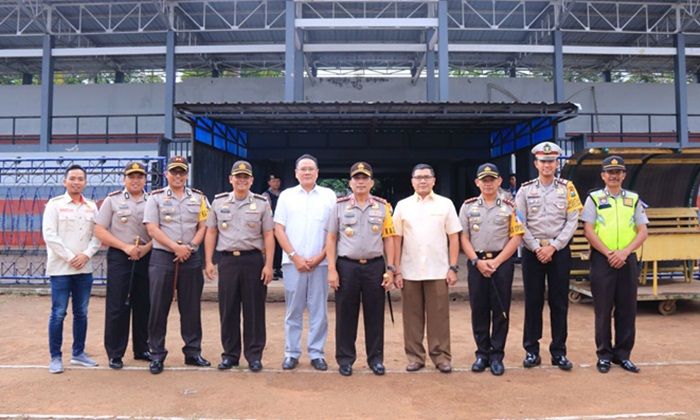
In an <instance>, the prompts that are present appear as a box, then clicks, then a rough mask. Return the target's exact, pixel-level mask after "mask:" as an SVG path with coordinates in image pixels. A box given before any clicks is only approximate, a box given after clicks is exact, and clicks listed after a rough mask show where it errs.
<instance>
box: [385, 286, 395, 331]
mask: <svg viewBox="0 0 700 420" xmlns="http://www.w3.org/2000/svg"><path fill="white" fill-rule="evenodd" d="M386 300H387V301H389V315H391V325H394V306H393V305H392V303H391V292H389V291H388V290H387V291H386Z"/></svg>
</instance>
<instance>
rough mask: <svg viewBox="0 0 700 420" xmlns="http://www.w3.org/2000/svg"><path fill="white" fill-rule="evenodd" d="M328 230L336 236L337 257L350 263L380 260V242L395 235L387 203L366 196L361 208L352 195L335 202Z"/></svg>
mask: <svg viewBox="0 0 700 420" xmlns="http://www.w3.org/2000/svg"><path fill="white" fill-rule="evenodd" d="M327 230H328V232H333V233H335V234H337V235H338V249H337V253H338V256H339V257H346V258H350V259H353V260H362V259H365V260H369V259H372V258H377V257H381V256H382V255H384V241H383V239H384V238H387V237H390V236H395V235H396V232H395V231H394V223H393V220H392V218H391V205H390V204H389V203H387V202H386V201H384V200H383V199H381V198H379V197H373V196H369V199H368V200H367V201H366V202H365V204H364V206H360V204H359V203H358V202H357V201H355V196H354V195H353V194H350V195H349V196H347V197H343V198H339V199H338V201H337V203H336V206H335V208H334V209H333V210H332V211H331V216H330V218H329V219H328V228H327Z"/></svg>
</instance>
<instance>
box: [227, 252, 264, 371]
mask: <svg viewBox="0 0 700 420" xmlns="http://www.w3.org/2000/svg"><path fill="white" fill-rule="evenodd" d="M264 263H265V261H264V259H263V255H262V253H260V252H257V253H252V254H245V255H240V256H238V257H236V256H233V255H231V253H230V252H228V253H223V252H222V253H219V317H220V319H221V345H222V346H223V348H224V352H223V353H222V354H221V356H222V357H227V358H231V359H233V360H236V361H238V360H239V359H240V357H241V307H242V308H243V354H244V355H245V358H246V360H247V361H248V362H249V363H250V362H253V361H255V360H262V355H263V350H264V349H265V339H266V338H265V298H266V296H267V286H265V285H264V284H263V281H262V280H261V279H260V274H261V273H262V269H263V265H264Z"/></svg>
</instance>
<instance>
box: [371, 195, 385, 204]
mask: <svg viewBox="0 0 700 420" xmlns="http://www.w3.org/2000/svg"><path fill="white" fill-rule="evenodd" d="M372 199H373V200H374V201H377V202H379V203H381V204H386V200H385V199H383V198H382V197H377V196H376V195H373V196H372Z"/></svg>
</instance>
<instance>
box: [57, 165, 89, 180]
mask: <svg viewBox="0 0 700 420" xmlns="http://www.w3.org/2000/svg"><path fill="white" fill-rule="evenodd" d="M76 169H78V170H80V171H83V175H84V176H85V178H87V172H86V171H85V168H83V167H82V166H80V165H78V164H73V165H71V166H69V167H68V168H67V169H66V172H65V173H64V174H63V178H64V179H66V178H68V172H70V171H73V170H76Z"/></svg>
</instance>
